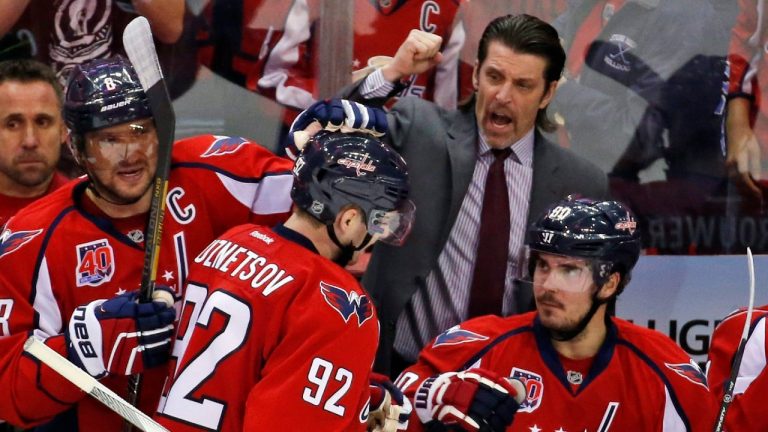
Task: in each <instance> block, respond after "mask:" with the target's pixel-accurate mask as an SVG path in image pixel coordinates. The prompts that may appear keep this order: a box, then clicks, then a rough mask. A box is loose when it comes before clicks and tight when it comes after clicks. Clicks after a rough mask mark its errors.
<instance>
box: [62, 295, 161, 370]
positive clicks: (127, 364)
mask: <svg viewBox="0 0 768 432" xmlns="http://www.w3.org/2000/svg"><path fill="white" fill-rule="evenodd" d="M138 295H139V294H138V292H135V291H134V292H129V293H125V294H121V295H119V296H116V297H113V298H111V299H109V300H95V301H92V302H90V303H88V304H87V305H84V306H80V307H78V308H77V309H75V311H74V312H73V313H72V317H71V319H70V321H69V326H68V328H67V330H66V331H65V332H64V334H65V337H66V338H67V350H68V357H69V360H70V361H71V362H72V363H74V364H76V365H78V366H79V367H80V368H81V369H83V370H85V371H86V372H88V373H89V374H90V375H91V376H93V377H95V378H101V377H104V376H106V375H107V374H110V373H112V374H118V375H131V374H135V373H139V372H141V371H143V370H144V369H147V368H151V367H154V366H158V365H161V364H163V363H165V362H166V361H168V358H169V355H170V349H171V336H172V333H173V321H174V319H175V317H176V310H175V309H174V308H173V294H172V293H171V291H170V289H168V288H166V287H157V288H156V289H155V292H154V294H153V295H152V299H153V301H152V302H150V303H139V302H138V300H137V299H138Z"/></svg>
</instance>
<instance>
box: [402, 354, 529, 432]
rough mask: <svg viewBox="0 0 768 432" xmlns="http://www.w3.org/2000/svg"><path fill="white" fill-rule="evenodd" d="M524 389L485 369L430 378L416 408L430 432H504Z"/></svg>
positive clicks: (418, 395)
mask: <svg viewBox="0 0 768 432" xmlns="http://www.w3.org/2000/svg"><path fill="white" fill-rule="evenodd" d="M524 397H525V386H524V385H523V384H522V383H521V382H520V381H518V380H513V379H509V378H504V377H500V376H499V375H497V374H495V373H493V372H491V371H488V370H484V369H471V370H468V371H464V372H448V373H444V374H442V375H437V376H433V377H431V378H427V379H426V380H424V382H423V383H422V384H421V386H419V388H418V390H417V391H416V396H415V399H414V405H415V407H416V414H418V416H419V420H421V422H422V423H424V424H425V425H426V428H427V430H429V431H494V432H503V431H504V430H506V428H507V427H508V426H509V425H511V424H512V420H513V419H514V417H515V412H517V409H518V408H519V406H520V401H522V400H523V398H524Z"/></svg>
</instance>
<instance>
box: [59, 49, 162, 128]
mask: <svg viewBox="0 0 768 432" xmlns="http://www.w3.org/2000/svg"><path fill="white" fill-rule="evenodd" d="M147 117H152V111H151V109H150V108H149V102H148V101H147V95H146V94H145V93H144V89H143V88H142V87H141V83H140V82H139V78H138V76H137V75H136V71H135V70H134V69H133V66H132V65H131V63H130V62H129V61H128V60H127V59H125V58H124V57H122V56H119V55H118V56H115V57H111V58H107V59H97V60H93V61H91V62H88V63H85V64H82V65H76V66H75V67H74V68H73V69H72V71H71V72H70V75H69V81H68V82H67V89H66V97H65V100H64V121H65V122H66V123H67V127H69V129H70V131H71V132H72V133H73V134H76V135H80V136H82V135H84V134H85V133H86V132H90V131H94V130H98V129H102V128H105V127H109V126H114V125H117V124H121V123H125V122H129V121H131V120H136V119H140V118H147Z"/></svg>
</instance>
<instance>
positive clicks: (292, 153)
mask: <svg viewBox="0 0 768 432" xmlns="http://www.w3.org/2000/svg"><path fill="white" fill-rule="evenodd" d="M315 121H317V122H319V123H320V126H321V127H322V128H323V129H326V130H329V131H338V130H341V131H342V132H364V133H369V134H371V135H373V136H375V137H380V136H382V135H384V134H386V133H387V131H388V130H389V126H387V115H386V113H385V112H384V111H383V110H381V109H379V108H373V107H369V106H366V105H363V104H360V103H357V102H352V101H348V100H346V99H325V100H321V101H317V102H315V103H313V104H312V105H311V106H310V107H309V108H307V109H305V110H304V111H302V112H301V114H299V116H298V117H296V119H295V120H294V121H293V123H292V124H291V129H290V130H289V131H288V137H287V139H286V146H285V153H286V154H287V155H288V157H290V158H291V159H293V160H296V158H297V157H299V152H300V151H301V149H302V148H304V145H305V144H306V143H307V141H309V134H307V133H306V132H304V129H306V128H307V127H308V126H309V125H311V124H312V123H314V122H315Z"/></svg>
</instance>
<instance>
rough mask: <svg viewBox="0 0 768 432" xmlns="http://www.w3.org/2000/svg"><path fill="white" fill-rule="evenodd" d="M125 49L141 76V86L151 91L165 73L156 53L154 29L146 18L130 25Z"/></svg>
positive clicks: (125, 38)
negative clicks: (153, 36) (153, 37)
mask: <svg viewBox="0 0 768 432" xmlns="http://www.w3.org/2000/svg"><path fill="white" fill-rule="evenodd" d="M123 47H124V48H125V52H126V53H127V54H128V59H129V60H130V61H131V63H132V64H133V67H134V69H136V73H137V74H138V75H139V81H141V86H142V87H143V88H144V91H145V92H146V91H149V89H150V88H151V87H152V86H153V85H155V84H156V83H157V82H158V81H160V80H161V79H162V78H163V71H162V70H161V69H160V61H159V60H158V58H157V52H156V51H155V42H154V40H153V39H152V29H151V28H150V27H149V21H147V19H146V18H144V17H143V16H140V17H137V18H134V19H133V20H132V21H131V22H130V23H128V25H127V26H126V27H125V30H124V31H123Z"/></svg>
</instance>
